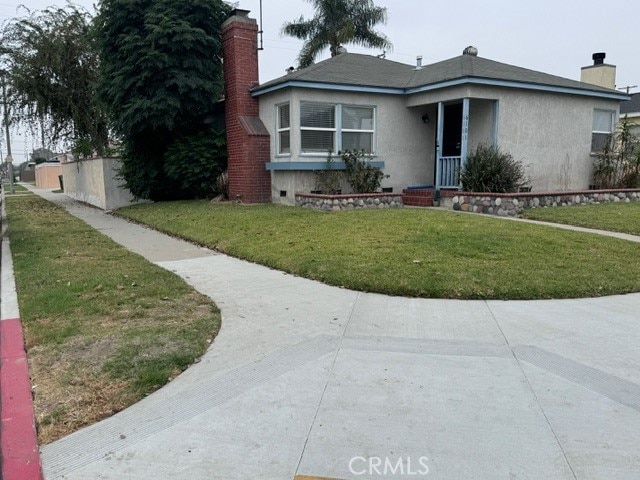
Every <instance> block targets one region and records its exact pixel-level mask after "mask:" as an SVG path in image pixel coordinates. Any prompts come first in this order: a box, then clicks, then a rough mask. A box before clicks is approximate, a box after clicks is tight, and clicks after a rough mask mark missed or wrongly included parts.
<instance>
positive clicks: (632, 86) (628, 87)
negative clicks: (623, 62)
mask: <svg viewBox="0 0 640 480" xmlns="http://www.w3.org/2000/svg"><path fill="white" fill-rule="evenodd" d="M632 88H638V85H627V86H626V87H620V88H618V90H626V91H627V95H629V90H631V89H632Z"/></svg>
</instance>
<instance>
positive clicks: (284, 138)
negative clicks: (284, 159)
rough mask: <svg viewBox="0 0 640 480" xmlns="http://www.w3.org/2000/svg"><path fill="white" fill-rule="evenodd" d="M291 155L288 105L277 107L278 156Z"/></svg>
mask: <svg viewBox="0 0 640 480" xmlns="http://www.w3.org/2000/svg"><path fill="white" fill-rule="evenodd" d="M290 153H291V117H290V112H289V104H288V103H285V104H282V105H278V155H288V154H290Z"/></svg>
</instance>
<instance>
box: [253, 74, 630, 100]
mask: <svg viewBox="0 0 640 480" xmlns="http://www.w3.org/2000/svg"><path fill="white" fill-rule="evenodd" d="M459 85H484V86H493V87H503V88H519V89H525V90H534V91H542V92H550V93H562V94H568V95H581V96H587V97H596V98H603V99H609V100H619V101H622V100H629V99H630V98H631V96H630V95H628V94H625V93H621V92H616V91H610V92H607V91H600V90H589V89H586V88H584V89H583V88H576V87H563V86H557V85H545V84H539V83H529V82H518V81H514V80H500V79H494V78H483V77H468V76H467V77H460V78H454V79H451V80H444V81H440V82H435V83H431V84H428V85H421V86H418V87H412V88H398V87H377V86H370V85H352V84H344V83H329V82H308V81H302V80H289V81H285V82H282V83H278V84H276V85H270V86H267V87H259V86H258V87H256V88H254V89H253V90H252V91H251V95H252V96H254V97H258V96H260V95H264V94H267V93H272V92H275V91H278V90H283V89H286V88H307V89H314V90H334V91H343V92H361V93H380V94H387V95H413V94H416V93H422V92H429V91H433V90H440V89H443V88H450V87H456V86H459Z"/></svg>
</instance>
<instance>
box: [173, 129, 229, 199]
mask: <svg viewBox="0 0 640 480" xmlns="http://www.w3.org/2000/svg"><path fill="white" fill-rule="evenodd" d="M226 167H227V149H226V141H225V134H224V132H223V131H221V132H217V131H215V130H209V131H207V132H202V133H198V134H195V135H191V136H189V137H185V138H183V139H181V140H178V141H177V142H175V143H173V144H172V145H171V147H169V149H168V150H167V153H166V154H165V155H164V170H165V172H166V176H167V178H168V179H169V180H170V181H171V182H173V183H174V186H175V188H176V190H177V191H178V192H179V195H178V196H180V197H184V198H189V197H196V198H206V197H209V196H211V195H213V194H214V193H215V190H216V180H217V179H218V177H219V176H220V174H222V172H224V170H225V169H226Z"/></svg>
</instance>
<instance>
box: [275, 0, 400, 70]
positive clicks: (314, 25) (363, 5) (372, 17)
mask: <svg viewBox="0 0 640 480" xmlns="http://www.w3.org/2000/svg"><path fill="white" fill-rule="evenodd" d="M307 1H309V2H310V3H312V4H313V7H314V9H315V15H314V17H313V18H311V19H308V20H305V18H304V17H302V16H301V17H300V18H299V19H297V20H294V21H293V22H287V23H285V24H284V26H283V27H282V33H283V34H285V35H289V36H292V37H296V38H298V39H300V40H304V41H305V42H304V45H303V47H302V50H301V51H300V55H299V56H298V65H299V68H304V67H308V66H309V65H311V64H313V62H314V60H315V59H316V58H317V56H318V55H320V53H321V52H322V51H323V50H324V49H325V48H326V47H329V49H330V51H331V56H332V57H334V56H336V55H337V54H338V53H340V48H341V47H342V46H344V45H346V44H349V43H352V44H355V45H361V46H365V47H371V48H391V42H390V41H389V39H388V38H387V37H386V36H385V35H383V34H382V33H380V32H377V31H375V30H374V27H375V26H376V25H377V24H379V23H382V24H384V23H386V20H387V9H386V8H382V7H377V6H375V5H374V4H373V1H372V0H307Z"/></svg>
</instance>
